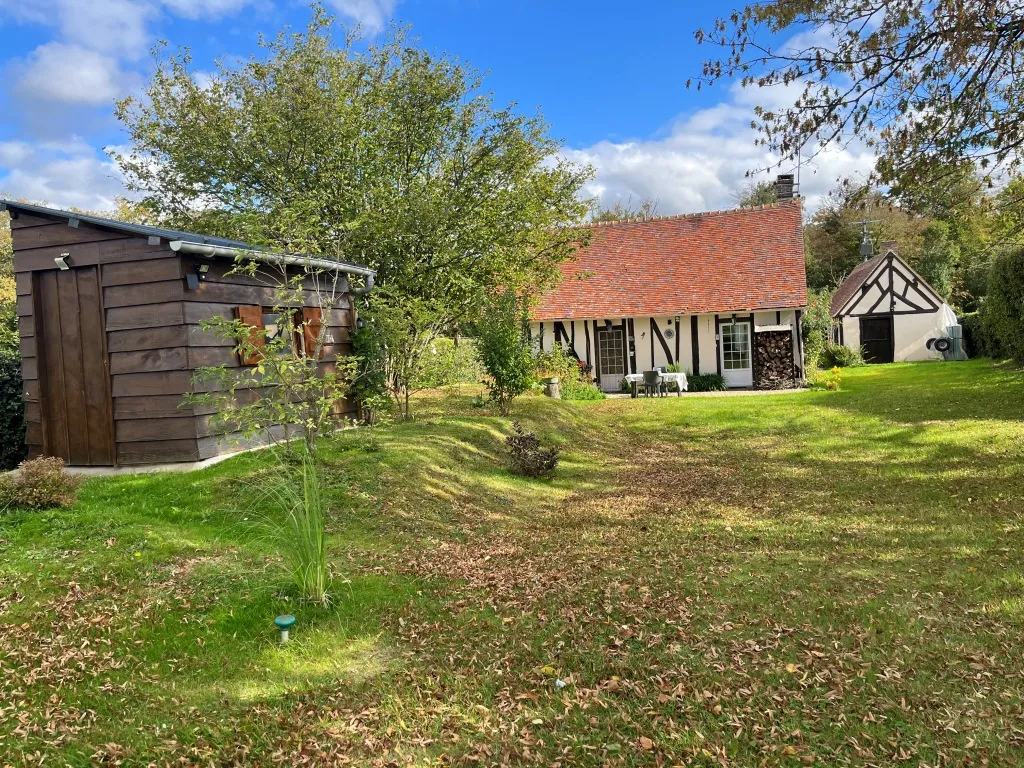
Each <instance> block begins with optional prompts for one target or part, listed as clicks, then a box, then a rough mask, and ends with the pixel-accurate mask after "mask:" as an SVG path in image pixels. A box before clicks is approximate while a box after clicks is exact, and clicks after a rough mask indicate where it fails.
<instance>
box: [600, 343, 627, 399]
mask: <svg viewBox="0 0 1024 768" xmlns="http://www.w3.org/2000/svg"><path fill="white" fill-rule="evenodd" d="M625 347H626V334H625V333H624V332H623V331H622V329H621V328H602V329H601V330H599V331H598V332H597V361H598V368H600V369H601V381H600V386H601V389H602V390H603V391H604V392H618V391H619V388H620V387H621V385H622V379H623V377H624V376H625V375H626V362H625Z"/></svg>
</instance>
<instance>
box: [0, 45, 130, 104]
mask: <svg viewBox="0 0 1024 768" xmlns="http://www.w3.org/2000/svg"><path fill="white" fill-rule="evenodd" d="M15 68H16V69H21V70H22V72H21V77H20V79H19V81H18V83H17V85H16V90H17V92H18V94H19V95H20V96H22V97H24V98H26V99H30V100H32V101H55V102H61V103H64V104H85V105H90V106H109V105H110V104H111V102H112V101H113V100H114V99H116V98H117V97H118V96H120V95H122V94H123V93H124V91H125V89H126V88H127V87H129V85H130V83H132V82H134V77H135V76H134V75H131V74H129V73H125V72H122V71H121V69H120V68H119V67H118V65H117V61H116V60H115V59H114V58H112V57H110V56H105V55H103V54H100V53H96V52H95V51H90V50H88V49H86V48H82V47H81V46H78V45H69V44H67V43H45V44H44V45H41V46H39V47H38V48H36V49H35V50H34V51H32V53H31V54H29V56H28V58H27V59H26V60H25V62H24V63H23V64H22V65H21V66H20V67H19V66H18V65H17V64H16V65H15Z"/></svg>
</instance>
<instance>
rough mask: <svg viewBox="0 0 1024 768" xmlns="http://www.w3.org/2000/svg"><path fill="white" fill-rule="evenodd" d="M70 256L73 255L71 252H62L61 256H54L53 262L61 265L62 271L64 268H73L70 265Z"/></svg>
mask: <svg viewBox="0 0 1024 768" xmlns="http://www.w3.org/2000/svg"><path fill="white" fill-rule="evenodd" d="M70 257H71V254H70V253H62V254H61V255H60V256H57V257H56V258H54V260H53V262H54V263H55V264H56V265H57V266H58V267H60V269H61V271H62V272H63V271H64V270H67V269H71V267H70V266H68V259H69V258H70Z"/></svg>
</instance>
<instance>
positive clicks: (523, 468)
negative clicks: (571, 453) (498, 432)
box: [505, 421, 558, 477]
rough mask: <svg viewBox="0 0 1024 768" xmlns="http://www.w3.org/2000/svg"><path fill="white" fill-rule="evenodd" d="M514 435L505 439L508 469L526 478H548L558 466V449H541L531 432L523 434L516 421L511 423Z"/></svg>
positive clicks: (520, 426) (538, 441)
mask: <svg viewBox="0 0 1024 768" xmlns="http://www.w3.org/2000/svg"><path fill="white" fill-rule="evenodd" d="M512 431H513V433H514V434H512V435H509V436H508V437H506V438H505V447H506V448H508V460H509V469H511V470H512V471H513V472H514V473H515V474H517V475H524V476H526V477H548V476H550V475H551V474H553V473H554V471H555V467H557V466H558V449H557V448H543V447H541V444H540V440H538V439H537V436H536V435H535V434H533V432H524V431H523V427H522V425H521V424H520V423H519V422H518V421H513V422H512Z"/></svg>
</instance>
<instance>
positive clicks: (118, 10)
mask: <svg viewBox="0 0 1024 768" xmlns="http://www.w3.org/2000/svg"><path fill="white" fill-rule="evenodd" d="M58 6H59V11H58V18H59V20H60V31H61V34H62V35H63V36H64V37H65V38H66V39H68V40H69V41H71V42H74V43H78V44H80V45H83V46H86V47H89V48H92V49H94V50H97V51H102V52H103V53H109V54H113V55H116V56H120V57H123V58H128V59H136V58H139V57H140V56H142V55H143V54H145V53H146V49H147V48H148V47H149V42H150V36H149V30H148V29H147V28H146V23H147V22H148V21H149V19H150V18H151V17H152V16H153V14H154V8H153V6H152V5H150V4H149V3H148V2H135V1H134V0H89V2H83V1H82V0H58Z"/></svg>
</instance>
